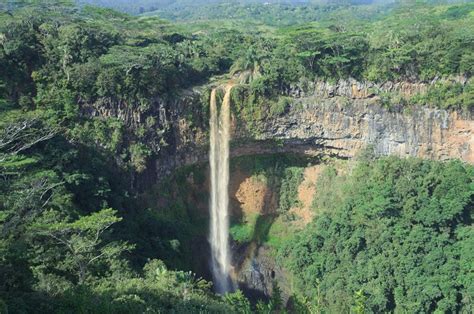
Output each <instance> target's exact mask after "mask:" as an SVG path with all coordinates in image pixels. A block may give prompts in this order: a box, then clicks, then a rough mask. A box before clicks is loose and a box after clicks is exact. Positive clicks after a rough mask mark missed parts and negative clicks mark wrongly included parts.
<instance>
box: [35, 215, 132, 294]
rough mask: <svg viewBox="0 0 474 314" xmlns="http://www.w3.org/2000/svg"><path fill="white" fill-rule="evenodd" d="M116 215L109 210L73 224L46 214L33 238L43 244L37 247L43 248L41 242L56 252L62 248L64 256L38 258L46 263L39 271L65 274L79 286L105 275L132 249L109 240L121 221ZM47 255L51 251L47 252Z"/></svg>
mask: <svg viewBox="0 0 474 314" xmlns="http://www.w3.org/2000/svg"><path fill="white" fill-rule="evenodd" d="M116 213H117V211H115V210H113V209H111V208H107V209H103V210H101V211H98V212H95V213H92V214H90V215H88V216H82V217H80V218H79V219H77V220H74V221H70V220H69V219H67V218H61V214H60V213H58V212H55V211H47V212H45V213H44V215H43V216H42V217H41V219H39V221H38V222H36V223H35V224H33V225H32V227H31V231H32V233H33V237H34V238H36V239H37V240H40V242H39V244H38V245H43V244H41V243H42V242H41V241H49V244H50V245H51V248H52V249H53V251H54V250H55V248H56V249H57V248H58V247H59V248H61V250H60V252H62V253H61V254H60V255H59V256H58V255H56V254H55V255H53V256H38V258H37V259H36V260H38V261H39V260H41V261H43V263H42V264H39V265H37V267H36V268H37V270H39V271H49V269H52V270H53V271H56V272H59V273H64V272H66V273H68V274H70V275H72V277H73V278H74V281H76V282H77V283H78V284H80V285H81V284H84V283H86V281H87V279H90V278H91V277H92V276H93V275H94V274H97V273H103V272H104V271H106V270H107V269H104V265H105V264H108V265H109V266H110V265H112V264H113V263H114V262H115V260H116V259H117V258H118V257H119V256H120V255H121V254H122V253H123V252H125V251H130V250H131V249H132V248H133V246H131V245H129V244H127V243H124V242H120V241H110V240H107V237H106V232H108V231H110V230H109V228H110V227H111V226H112V225H113V224H115V223H117V222H119V221H121V220H122V219H121V218H119V217H117V216H116ZM38 252H41V251H38ZM47 253H52V251H50V252H48V251H45V254H47ZM44 262H46V264H44ZM48 262H49V263H48Z"/></svg>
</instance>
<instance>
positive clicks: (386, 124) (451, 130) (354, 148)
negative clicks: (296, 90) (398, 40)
mask: <svg viewBox="0 0 474 314" xmlns="http://www.w3.org/2000/svg"><path fill="white" fill-rule="evenodd" d="M262 127H263V128H262V132H261V135H259V138H258V139H272V138H273V139H282V140H284V141H288V142H291V141H292V140H298V141H301V142H302V143H304V144H305V146H307V147H308V151H307V153H318V152H319V151H321V152H323V153H325V154H329V155H335V156H339V157H344V158H350V157H353V156H354V155H355V154H357V153H358V152H359V151H360V150H361V149H363V148H364V147H367V146H368V145H371V146H373V147H374V150H375V152H376V153H377V154H378V155H397V156H400V157H404V156H416V157H421V158H430V159H435V160H446V159H453V158H458V159H462V160H464V161H466V162H469V163H474V121H473V120H471V119H468V118H466V117H462V116H460V115H459V114H458V113H457V112H447V111H445V110H437V109H428V108H414V109H410V110H405V111H402V110H401V109H398V110H397V109H392V110H388V109H386V108H383V107H381V106H380V105H378V104H377V102H376V101H375V100H374V99H369V98H365V99H364V98H362V99H351V100H350V101H348V100H347V99H346V98H342V97H334V98H321V97H319V96H310V97H304V98H300V99H297V100H295V102H294V104H293V105H292V106H291V107H290V108H289V109H288V111H287V112H286V113H284V114H282V115H280V116H278V117H276V118H273V119H271V120H268V121H266V122H265V123H264V124H263V125H262Z"/></svg>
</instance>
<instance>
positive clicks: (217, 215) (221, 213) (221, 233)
mask: <svg viewBox="0 0 474 314" xmlns="http://www.w3.org/2000/svg"><path fill="white" fill-rule="evenodd" d="M231 89H232V86H230V85H229V86H228V87H227V88H226V92H225V96H224V100H223V102H222V106H221V108H220V113H219V112H218V110H217V103H216V90H215V89H213V90H212V92H211V103H210V107H211V108H210V111H211V118H210V121H209V124H210V142H211V143H210V152H209V163H210V168H211V200H210V206H211V227H210V237H209V241H210V243H211V253H212V260H211V268H212V275H213V280H214V285H215V287H216V292H218V293H221V294H224V293H226V292H229V291H232V290H233V288H234V287H233V283H232V280H231V278H230V269H231V265H230V250H229V191H228V185H229V137H230V92H231Z"/></svg>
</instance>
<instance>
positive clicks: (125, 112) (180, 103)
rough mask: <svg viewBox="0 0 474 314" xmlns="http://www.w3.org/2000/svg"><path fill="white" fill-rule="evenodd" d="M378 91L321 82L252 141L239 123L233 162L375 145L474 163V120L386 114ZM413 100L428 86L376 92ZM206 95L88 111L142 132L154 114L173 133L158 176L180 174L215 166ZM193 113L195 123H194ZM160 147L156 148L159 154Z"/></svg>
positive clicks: (418, 112)
mask: <svg viewBox="0 0 474 314" xmlns="http://www.w3.org/2000/svg"><path fill="white" fill-rule="evenodd" d="M373 87H374V86H372V85H370V84H369V85H367V84H364V83H358V82H355V81H341V82H338V83H336V84H333V85H331V84H328V83H322V82H319V83H318V82H316V83H314V84H312V86H311V88H310V90H311V93H310V95H308V94H307V93H306V94H305V93H302V92H296V94H295V93H293V94H295V95H294V98H293V101H292V104H291V105H290V106H288V108H286V110H285V112H284V113H282V114H281V115H279V116H276V117H272V118H268V119H266V120H265V121H262V122H261V123H260V124H259V132H257V134H258V135H252V134H251V133H250V132H249V130H248V128H247V127H246V126H245V124H244V123H242V121H237V119H236V117H233V122H234V123H233V124H234V129H233V134H234V135H233V143H232V149H231V154H232V155H233V156H239V155H246V154H261V153H270V152H297V153H305V154H313V155H314V154H327V155H333V156H338V157H342V158H351V157H353V156H354V155H355V154H357V152H358V151H360V150H361V149H362V148H365V147H367V146H368V145H372V146H373V147H374V150H375V152H376V153H377V154H379V155H397V156H401V157H403V156H416V157H422V158H430V159H435V160H447V159H461V160H464V161H466V162H468V163H474V120H473V115H472V113H471V114H469V113H468V114H463V115H461V114H459V113H458V112H455V111H446V110H439V109H432V108H421V107H409V108H405V109H403V108H401V107H400V108H391V109H388V108H384V107H381V106H380V105H379V104H378V101H377V97H374V95H373V94H371V93H370V92H369V90H370V89H371V88H373ZM375 87H376V88H382V89H384V90H385V89H386V90H389V91H397V92H401V93H403V94H407V95H411V94H413V93H416V92H420V91H422V90H423V89H424V88H426V86H425V85H424V84H417V83H398V84H391V83H390V84H389V83H386V84H384V85H381V86H375ZM199 98H200V97H199V93H198V92H191V93H187V94H186V95H184V96H182V98H181V100H177V99H175V100H174V101H173V102H172V103H168V102H165V101H162V100H160V99H157V100H154V101H153V105H152V106H151V109H149V110H147V111H143V112H140V110H139V109H136V110H133V109H129V108H127V107H126V106H124V105H123V104H122V105H120V106H115V105H113V104H112V103H107V102H102V103H100V104H96V105H92V106H87V107H85V108H84V109H85V110H83V112H85V114H87V115H93V116H114V117H117V118H119V119H122V120H123V121H124V122H125V123H126V124H127V125H128V126H129V127H136V126H137V125H140V124H143V123H144V121H146V118H147V116H154V117H155V120H156V121H158V125H156V128H161V129H166V130H167V131H166V134H164V138H165V140H166V142H167V144H168V145H167V146H166V147H164V146H163V145H160V144H159V143H155V142H156V141H157V140H156V139H153V138H152V139H149V142H150V143H148V144H150V145H149V146H150V147H153V149H154V150H155V153H156V155H157V158H156V159H155V163H154V164H155V166H156V167H155V169H150V170H151V171H153V172H154V173H155V175H157V176H158V178H160V177H162V176H164V175H166V174H169V173H170V172H171V171H172V170H173V169H175V168H177V167H180V166H183V165H189V164H193V163H198V162H206V161H207V150H208V148H207V147H208V140H207V136H206V134H207V131H206V130H207V118H206V117H205V114H203V110H202V108H203V105H202V104H201V103H200V101H199ZM190 113H191V114H192V115H193V117H194V118H193V123H192V124H191V123H189V121H188V120H187V118H186V117H189V115H190ZM155 148H156V149H155Z"/></svg>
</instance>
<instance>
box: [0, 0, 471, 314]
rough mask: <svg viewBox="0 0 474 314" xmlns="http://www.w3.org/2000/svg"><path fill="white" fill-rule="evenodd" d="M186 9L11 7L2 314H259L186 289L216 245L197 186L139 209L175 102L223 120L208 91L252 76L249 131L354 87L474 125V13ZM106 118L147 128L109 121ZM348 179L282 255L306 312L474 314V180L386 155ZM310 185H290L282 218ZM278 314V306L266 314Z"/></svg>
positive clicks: (1, 30) (0, 186)
mask: <svg viewBox="0 0 474 314" xmlns="http://www.w3.org/2000/svg"><path fill="white" fill-rule="evenodd" d="M99 2H100V3H99ZM189 2H190V1H189ZM189 2H188V1H186V2H180V3H182V6H183V10H181V11H178V13H177V14H176V16H173V14H174V13H172V11H171V9H170V11H166V10H164V9H162V8H159V7H152V6H154V5H166V6H169V8H173V5H176V3H175V1H171V0H170V1H161V2H160V1H145V0H143V1H133V3H132V2H131V1H127V3H125V1H113V3H112V1H110V2H107V1H95V2H94V3H95V4H101V5H104V6H109V5H113V7H114V8H115V9H119V10H121V11H123V12H129V13H133V14H139V13H140V11H141V9H140V8H141V7H143V12H145V11H150V10H154V9H159V10H161V11H159V12H158V16H156V15H155V14H150V15H141V16H133V15H128V14H127V13H123V12H118V11H114V10H112V9H109V8H98V7H93V6H87V5H81V6H76V5H75V4H74V3H73V2H72V1H52V0H51V1H7V2H6V3H5V2H3V3H2V4H0V174H1V175H0V233H1V235H2V236H1V237H0V312H4V311H7V310H8V313H17V312H18V313H25V312H26V313H29V312H58V313H64V312H101V313H130V312H137V313H138V312H145V311H150V312H159V311H161V310H164V311H169V312H173V311H174V312H179V313H190V312H198V311H204V312H206V311H207V312H219V311H220V312H233V311H235V312H244V313H246V312H249V311H250V309H251V305H250V303H249V302H248V300H247V299H246V298H245V297H244V296H243V295H242V293H240V292H237V293H235V294H230V295H227V296H225V297H221V296H217V295H215V294H213V293H212V288H211V283H209V282H207V281H205V280H203V279H201V278H199V276H197V275H195V274H193V273H192V272H189V269H192V265H191V264H192V263H193V261H191V260H190V259H189V258H188V257H189V256H188V255H187V254H188V253H189V251H190V250H191V249H192V245H193V243H192V239H194V238H195V237H197V236H199V235H202V234H205V232H206V231H203V230H202V229H205V223H204V224H198V223H197V220H198V219H199V218H198V217H195V216H193V214H192V213H190V212H188V211H187V210H186V208H185V200H184V199H181V198H179V197H178V196H179V195H183V194H185V193H186V190H185V186H184V185H182V184H175V185H173V184H172V183H170V181H167V180H169V179H170V178H168V177H166V178H158V180H159V181H164V182H165V183H164V184H163V185H162V186H159V187H154V188H156V189H157V190H156V191H155V190H153V192H156V194H160V195H165V196H166V195H168V196H169V195H173V196H174V197H175V198H174V199H173V202H169V203H165V204H159V205H156V204H155V205H154V206H160V207H157V208H152V209H150V207H149V206H146V205H144V204H143V202H141V201H140V196H141V195H140V193H143V191H142V190H140V187H138V186H137V185H138V183H137V180H136V178H137V177H138V176H139V175H140V174H142V173H145V172H146V170H147V167H148V166H149V165H150V162H152V161H153V158H154V157H156V156H157V154H159V152H160V151H161V150H162V149H164V147H166V146H167V145H170V144H169V143H167V142H166V135H167V132H169V127H163V126H162V125H160V124H159V121H157V120H156V118H155V116H156V115H155V113H156V111H157V110H158V109H157V107H158V104H162V103H163V100H170V101H168V102H166V106H172V105H173V104H174V102H173V101H171V100H173V99H176V98H178V97H179V96H180V95H181V94H182V93H184V92H185V91H187V90H189V89H192V88H196V87H199V88H200V91H201V92H202V95H203V101H202V109H201V111H200V112H199V115H194V116H193V115H192V114H190V118H189V120H190V122H191V123H192V121H193V120H196V119H202V120H204V121H207V106H208V105H207V100H208V97H207V96H208V92H209V87H208V86H207V84H209V82H214V81H215V80H227V79H229V78H237V77H239V78H240V84H239V86H238V87H236V88H235V90H234V92H233V95H232V97H233V100H234V102H235V103H236V104H237V105H236V108H235V110H236V111H237V114H238V115H239V118H242V119H245V120H247V122H249V123H250V122H255V121H256V120H258V119H264V118H265V117H266V116H268V115H272V114H278V113H281V112H283V111H284V110H285V106H287V105H288V103H287V98H288V97H289V96H290V94H289V93H290V91H291V89H293V88H295V86H296V87H298V88H301V89H304V88H305V86H307V85H308V84H309V83H310V82H314V81H316V80H325V81H332V82H334V81H338V80H347V79H357V80H360V81H370V82H376V83H381V82H386V81H393V82H400V81H410V82H422V83H427V84H430V85H429V86H430V87H429V89H428V91H427V93H425V94H417V95H413V96H411V97H410V98H409V99H401V98H399V97H398V96H397V95H386V94H384V93H383V92H382V91H374V95H378V96H380V101H381V102H382V104H383V105H385V106H388V107H390V106H392V105H404V106H406V107H407V108H409V107H410V106H417V105H423V106H431V107H436V108H444V109H449V110H458V111H460V112H461V111H472V110H473V108H474V83H473V82H472V79H471V77H472V74H473V73H474V33H473V32H472V30H473V29H474V4H472V3H467V4H456V5H445V4H443V5H424V4H406V5H408V6H409V8H407V7H403V6H392V5H389V6H387V7H381V6H365V5H364V6H348V5H347V3H344V4H342V5H336V6H335V5H330V6H320V5H319V4H314V3H313V1H312V2H311V3H309V4H307V3H300V2H298V3H297V4H294V3H293V4H284V3H280V2H279V3H278V4H275V5H273V4H272V5H271V7H270V9H268V10H262V8H263V6H264V4H259V3H251V4H248V6H247V4H246V3H247V2H245V5H244V4H242V3H239V4H229V5H225V6H224V5H221V4H217V5H215V6H207V5H209V2H208V1H206V2H205V3H206V6H203V7H202V8H201V9H199V8H198V9H196V10H193V9H188V8H186V4H187V3H189ZM192 2H193V3H197V4H200V3H199V2H196V1H192ZM270 2H271V1H270ZM361 2H364V1H358V3H361ZM82 3H84V2H82ZM131 3H132V4H131ZM365 3H366V2H364V4H365ZM443 3H444V2H443ZM126 4H127V6H125V5H126ZM130 4H131V5H130ZM122 5H124V6H122ZM303 6H306V7H303ZM245 7H249V8H252V9H251V10H250V11H251V12H252V14H251V15H250V16H249V15H248V14H243V13H242V11H239V10H241V9H242V8H245ZM174 8H176V7H174ZM301 8H305V9H304V10H303V9H301ZM275 14H280V17H281V19H280V20H279V21H275V18H274V16H275ZM198 16H199V18H198ZM165 17H168V18H169V19H175V20H181V21H182V22H181V23H172V22H170V21H168V20H166V19H165ZM228 17H232V18H229V19H228V20H227V21H225V22H223V19H227V18H228ZM243 20H246V21H248V23H242V21H243ZM248 26H251V27H248ZM91 105H95V106H97V107H98V108H105V107H107V106H110V105H113V106H117V107H123V108H126V109H127V110H131V111H133V110H137V111H139V112H141V113H143V114H144V115H147V119H146V121H143V123H141V124H140V125H138V126H131V125H129V124H127V123H126V122H125V121H123V120H121V119H119V118H118V117H114V116H110V117H104V118H99V117H92V116H89V115H87V108H88V106H91ZM165 109H166V110H168V109H170V108H165ZM186 118H187V117H186ZM334 171H335V170H333V169H329V170H327V174H326V176H327V178H326V182H327V183H328V184H327V185H326V187H325V188H326V191H328V193H327V194H328V196H325V197H329V199H326V201H325V202H324V203H321V204H323V205H321V204H320V203H318V200H315V206H316V207H317V206H319V209H320V210H321V212H322V214H321V215H320V216H318V217H317V218H316V219H315V221H313V222H312V223H311V224H310V225H309V227H308V228H307V229H305V230H304V231H302V232H301V234H299V235H298V236H296V237H294V238H293V237H289V238H288V239H286V240H287V241H284V243H282V244H281V246H280V247H279V248H278V257H279V259H281V263H282V264H283V265H284V266H285V267H287V268H288V269H289V270H290V271H292V272H294V274H295V282H296V287H295V291H294V293H295V296H294V299H295V300H296V301H295V302H296V303H297V306H300V307H301V311H302V312H304V311H312V310H314V309H316V310H320V311H321V310H327V311H330V312H331V311H336V312H338V311H347V310H348V308H351V307H353V310H354V311H359V312H360V311H368V312H384V311H407V312H432V311H435V310H437V311H440V312H458V311H462V310H464V311H466V312H470V311H471V312H472V306H473V305H472V304H473V303H472V289H473V285H474V280H473V278H472V264H473V256H472V249H471V248H472V241H473V238H474V237H473V235H472V215H473V208H474V204H473V195H474V194H473V193H474V183H473V172H474V170H473V168H472V166H468V165H465V164H462V163H460V162H452V163H440V162H431V161H420V160H406V161H405V160H399V159H392V158H388V159H381V160H372V159H368V160H363V161H362V162H360V164H359V165H358V166H357V167H356V169H355V170H354V173H353V174H351V175H348V176H343V178H339V177H338V178H337V179H335V178H336V177H337V176H336V173H335V172H334ZM300 175H301V170H298V169H293V168H289V169H286V170H285V171H282V172H281V173H279V176H281V177H282V184H281V186H282V187H283V188H282V192H281V193H282V195H281V197H280V202H281V204H280V205H281V206H280V210H281V212H282V213H284V212H285V210H286V209H287V208H288V207H289V206H290V204H292V202H293V201H294V197H292V196H291V195H292V194H294V191H295V185H294V184H296V183H295V182H297V181H298V180H299V178H300ZM176 176H177V177H178V179H179V180H181V181H179V182H178V183H182V182H183V181H185V179H182V178H181V177H180V173H177V174H176ZM195 180H196V181H199V180H201V181H204V179H202V177H201V178H197V177H196V179H195ZM172 188H175V189H177V190H178V193H175V194H173V191H172ZM328 189H330V190H331V191H334V195H344V197H342V198H337V199H331V198H330V197H331V195H332V194H331V193H333V192H331V193H329V190H328ZM336 192H337V193H336ZM150 193H151V192H150ZM176 195H178V196H176ZM319 200H320V201H321V200H324V197H323V196H320V198H319ZM318 204H319V205H318ZM327 204H330V205H327ZM327 206H329V208H325V207H327ZM203 226H204V227H203ZM238 232H239V230H235V233H236V234H237V233H238ZM240 235H241V238H242V239H244V238H245V236H246V234H243V235H242V232H241V234H240ZM382 248H383V249H382ZM366 265H369V266H370V269H369V271H365V270H367V268H366V267H365V266H366ZM301 269H304V271H300V270H301ZM437 269H439V271H437ZM441 283H442V284H441ZM315 294H316V295H319V296H320V297H318V298H313V299H310V298H311V297H313V296H314V295H315ZM280 305H281V304H280V303H279V301H278V300H277V297H276V299H275V300H269V302H268V303H267V304H264V303H260V304H259V305H258V306H254V307H253V310H254V311H258V312H261V313H269V312H271V311H276V310H277V309H279V307H280ZM295 306H296V305H295Z"/></svg>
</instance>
